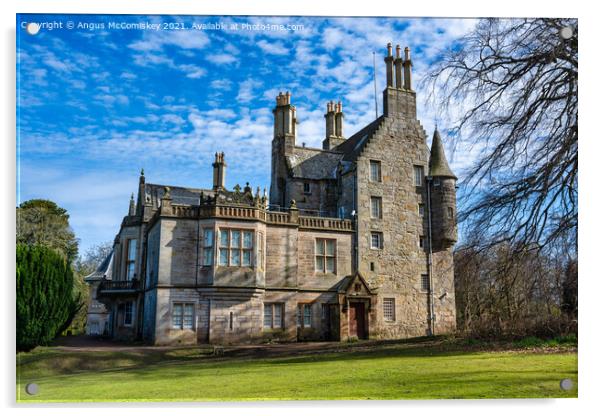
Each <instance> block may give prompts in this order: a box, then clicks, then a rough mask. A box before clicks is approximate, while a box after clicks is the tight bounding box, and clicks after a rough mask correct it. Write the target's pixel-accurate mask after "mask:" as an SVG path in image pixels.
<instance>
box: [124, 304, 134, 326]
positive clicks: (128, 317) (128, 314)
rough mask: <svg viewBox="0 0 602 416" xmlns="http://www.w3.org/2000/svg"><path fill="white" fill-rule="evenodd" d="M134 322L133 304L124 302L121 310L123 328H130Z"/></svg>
mask: <svg viewBox="0 0 602 416" xmlns="http://www.w3.org/2000/svg"><path fill="white" fill-rule="evenodd" d="M133 322H134V302H126V303H125V306H124V309H123V326H132V323H133Z"/></svg>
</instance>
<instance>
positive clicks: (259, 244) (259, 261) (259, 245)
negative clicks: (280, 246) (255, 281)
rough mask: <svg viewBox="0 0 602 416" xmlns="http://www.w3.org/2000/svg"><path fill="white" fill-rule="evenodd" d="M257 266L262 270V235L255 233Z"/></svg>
mask: <svg viewBox="0 0 602 416" xmlns="http://www.w3.org/2000/svg"><path fill="white" fill-rule="evenodd" d="M257 265H258V267H259V268H260V269H262V268H263V233H257Z"/></svg>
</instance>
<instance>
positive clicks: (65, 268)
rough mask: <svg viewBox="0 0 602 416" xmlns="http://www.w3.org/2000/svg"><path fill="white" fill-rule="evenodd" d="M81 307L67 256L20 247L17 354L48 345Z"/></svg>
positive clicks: (51, 250)
mask: <svg viewBox="0 0 602 416" xmlns="http://www.w3.org/2000/svg"><path fill="white" fill-rule="evenodd" d="M80 308H81V303H80V302H79V299H78V298H76V297H74V295H73V272H72V270H71V266H70V264H69V263H68V262H67V260H66V259H65V257H64V256H63V255H62V254H59V253H57V252H56V251H54V250H53V249H51V248H49V247H46V246H42V245H26V244H17V311H16V312H17V351H29V350H31V349H33V348H35V347H36V346H38V345H46V344H48V343H49V342H50V341H51V340H52V339H54V338H55V337H56V336H57V335H58V334H60V333H61V332H63V331H64V330H65V329H66V328H67V327H68V326H69V325H70V323H71V321H72V319H73V317H74V316H75V314H76V313H77V312H78V311H79V310H80Z"/></svg>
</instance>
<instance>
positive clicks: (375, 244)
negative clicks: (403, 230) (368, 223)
mask: <svg viewBox="0 0 602 416" xmlns="http://www.w3.org/2000/svg"><path fill="white" fill-rule="evenodd" d="M370 248H374V249H377V250H380V249H382V248H383V233H378V232H372V233H370Z"/></svg>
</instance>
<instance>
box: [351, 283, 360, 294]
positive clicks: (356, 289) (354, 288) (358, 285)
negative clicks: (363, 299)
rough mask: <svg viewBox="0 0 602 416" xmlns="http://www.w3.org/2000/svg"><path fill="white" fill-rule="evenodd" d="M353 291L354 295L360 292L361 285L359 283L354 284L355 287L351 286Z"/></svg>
mask: <svg viewBox="0 0 602 416" xmlns="http://www.w3.org/2000/svg"><path fill="white" fill-rule="evenodd" d="M353 291H354V292H355V293H359V292H361V291H362V284H361V283H356V284H355V285H353Z"/></svg>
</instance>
